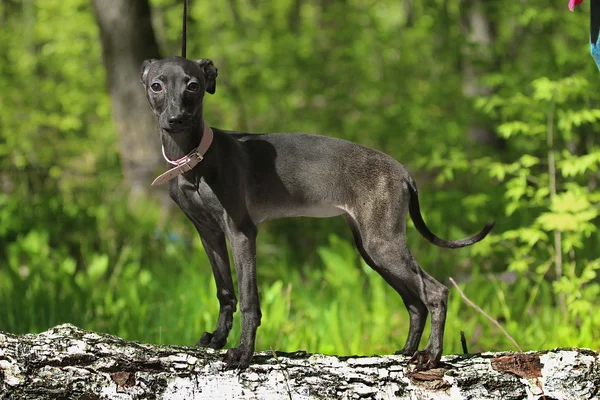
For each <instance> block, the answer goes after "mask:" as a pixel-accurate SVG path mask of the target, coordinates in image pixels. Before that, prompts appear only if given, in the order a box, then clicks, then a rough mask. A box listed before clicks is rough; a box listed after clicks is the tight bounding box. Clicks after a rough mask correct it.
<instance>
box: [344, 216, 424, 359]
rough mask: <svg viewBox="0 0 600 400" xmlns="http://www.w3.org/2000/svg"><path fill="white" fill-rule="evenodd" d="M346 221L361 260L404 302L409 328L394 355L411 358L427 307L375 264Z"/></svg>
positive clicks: (348, 219) (359, 236)
mask: <svg viewBox="0 0 600 400" xmlns="http://www.w3.org/2000/svg"><path fill="white" fill-rule="evenodd" d="M346 219H347V221H348V223H349V225H350V229H351V230H352V234H353V236H354V241H355V242H356V247H357V248H358V251H359V252H360V255H361V256H362V258H363V259H364V260H365V262H366V263H367V264H368V265H369V266H370V267H371V268H373V269H374V270H375V271H377V272H378V273H379V275H381V276H382V277H383V279H385V281H386V282H387V283H388V284H389V285H390V286H391V287H392V288H394V290H396V292H397V293H398V294H399V295H400V296H401V297H402V300H403V301H404V305H405V306H406V308H407V310H408V315H409V317H410V328H409V331H408V337H407V340H406V344H405V345H404V347H403V348H402V350H399V351H397V352H396V354H402V355H405V356H412V355H413V354H415V352H416V351H417V349H418V347H419V342H420V341H421V337H422V336H423V330H424V329H425V323H426V322H427V307H426V306H425V304H424V303H423V302H422V301H421V299H420V298H419V296H418V293H417V292H416V291H415V290H412V289H411V288H408V287H407V286H406V285H405V284H404V283H403V282H402V281H400V280H399V279H397V278H396V277H395V276H394V274H391V273H389V272H387V271H386V269H385V268H381V267H379V266H378V265H377V264H375V262H374V261H373V259H372V258H371V256H370V255H369V254H368V253H367V251H366V250H365V248H364V246H363V242H362V238H361V235H360V231H359V230H358V227H357V226H356V224H355V222H354V221H353V220H352V219H351V218H350V217H348V216H347V217H346Z"/></svg>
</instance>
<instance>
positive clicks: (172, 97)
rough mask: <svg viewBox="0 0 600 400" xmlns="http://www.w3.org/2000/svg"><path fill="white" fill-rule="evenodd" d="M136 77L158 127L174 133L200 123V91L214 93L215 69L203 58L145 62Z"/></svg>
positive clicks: (201, 95) (172, 58) (202, 94)
mask: <svg viewBox="0 0 600 400" xmlns="http://www.w3.org/2000/svg"><path fill="white" fill-rule="evenodd" d="M140 78H141V81H142V85H144V88H145V89H146V97H147V98H148V102H149V103H150V107H151V108H152V111H153V112H154V114H155V115H156V117H157V118H158V125H159V126H160V128H161V129H163V130H165V131H167V132H170V133H177V132H181V131H184V130H186V129H188V128H190V127H193V126H194V125H197V124H198V123H199V122H200V121H199V120H200V118H201V116H202V99H203V98H204V92H208V93H210V94H214V93H215V90H216V85H217V83H216V79H217V68H216V67H215V66H214V65H213V62H212V61H211V60H209V59H207V58H202V59H199V60H188V59H186V58H182V57H169V58H164V59H161V60H157V59H149V60H146V61H144V63H143V64H142V71H141V77H140Z"/></svg>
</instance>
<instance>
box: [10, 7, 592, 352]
mask: <svg viewBox="0 0 600 400" xmlns="http://www.w3.org/2000/svg"><path fill="white" fill-rule="evenodd" d="M150 3H151V5H152V7H153V23H154V27H155V30H156V32H157V35H158V39H159V42H160V43H161V45H162V51H163V54H164V55H172V54H178V53H179V48H180V36H179V35H180V17H181V15H180V13H181V2H180V1H176V0H152V1H151V2H150ZM191 3H192V4H191V6H192V7H191V15H190V18H191V21H190V25H189V35H188V37H189V41H188V54H189V55H190V57H194V58H196V57H210V58H212V59H213V60H214V61H215V64H216V65H217V67H218V68H219V81H218V82H219V83H218V90H217V93H216V95H215V96H209V97H207V99H206V101H205V116H206V118H207V120H208V122H209V123H210V124H211V125H214V126H220V127H223V128H228V129H239V130H248V131H252V132H271V131H292V132H297V131H306V132H315V133H321V134H326V135H331V136H338V137H343V138H346V139H350V140H353V141H356V142H359V143H362V144H365V145H368V146H372V147H376V148H378V149H381V150H382V151H385V152H387V153H389V154H390V155H392V156H394V157H395V158H396V159H398V160H400V161H402V162H403V163H404V164H405V165H407V166H408V167H409V169H410V170H411V171H412V172H413V174H414V175H415V177H416V179H417V182H418V183H419V188H420V194H421V196H420V201H421V208H422V210H423V213H424V215H425V219H426V221H427V223H428V225H429V226H430V227H431V228H432V230H433V231H434V232H436V233H437V234H438V235H439V236H443V237H448V238H459V237H463V236H466V235H467V234H471V233H472V232H474V231H476V230H477V229H479V228H480V227H481V226H482V224H483V223H484V222H487V221H486V220H487V219H496V220H497V224H496V227H495V228H494V231H493V234H492V235H491V236H490V237H488V238H486V239H485V240H484V241H482V242H481V243H478V244H477V245H476V246H473V247H470V248H467V249H463V250H460V251H454V252H450V251H445V250H441V249H438V248H434V247H432V246H430V245H429V244H427V243H425V241H424V240H423V239H422V238H420V237H419V236H418V235H417V234H416V233H415V232H414V229H412V228H411V227H409V228H408V236H409V242H410V243H409V246H410V248H411V251H412V252H413V254H414V255H415V257H416V259H417V260H419V262H420V264H421V266H422V267H423V268H424V269H426V270H427V271H429V272H430V273H431V274H432V275H434V276H436V277H437V278H439V279H440V280H444V279H445V278H446V277H448V276H454V277H456V278H463V279H462V281H463V283H462V286H463V289H464V290H465V292H466V294H467V295H468V296H469V297H470V298H471V299H473V300H474V301H475V302H476V303H478V304H479V305H480V306H482V307H483V308H484V309H485V310H486V311H487V312H489V313H490V314H491V315H492V316H494V317H495V318H498V319H499V320H500V321H501V322H502V323H503V324H504V325H505V326H506V328H507V329H508V330H509V332H511V333H512V334H513V335H514V336H515V338H516V339H517V341H518V342H519V343H520V344H521V346H522V347H524V348H529V349H540V348H548V347H553V346H570V345H578V346H587V347H592V348H598V347H599V346H600V337H599V335H598V333H596V332H600V329H599V328H600V316H598V315H596V314H597V313H594V312H593V311H594V310H595V309H597V307H598V306H599V300H598V292H599V290H600V286H599V285H600V283H599V282H600V280H599V278H598V276H597V273H598V272H597V271H598V269H599V268H600V261H599V259H598V254H597V249H598V246H599V245H600V234H599V232H598V228H597V226H598V209H599V208H598V204H599V203H600V191H599V189H598V173H599V171H598V166H599V164H600V147H599V145H598V139H597V137H598V135H597V131H598V128H599V119H600V107H599V106H598V104H599V100H600V98H599V95H598V91H597V90H596V89H595V83H594V82H596V81H597V77H598V71H597V69H596V66H595V65H594V63H593V61H592V60H591V58H590V57H589V54H588V44H587V26H586V23H587V21H588V16H587V15H584V14H583V13H585V10H582V9H579V10H578V12H576V13H569V12H567V10H566V7H565V4H563V3H561V2H552V3H551V4H550V3H549V2H547V1H542V0H532V1H528V2H479V3H480V4H482V5H481V7H482V8H481V9H480V12H481V13H482V15H484V16H485V17H486V18H488V19H489V21H491V23H492V24H493V29H492V30H493V32H494V35H495V37H494V40H493V41H492V42H491V43H490V44H489V46H482V45H481V44H477V43H472V42H471V41H470V40H471V39H472V38H471V37H470V36H469V32H468V28H467V27H466V25H465V21H468V20H469V15H468V14H467V13H468V12H469V9H468V7H463V6H464V4H465V2H462V1H459V0H449V1H445V2H440V1H439V0H426V1H418V2H414V1H410V2H409V1H407V2H402V1H401V2H397V1H391V0H385V1H377V2H374V1H371V0H350V1H345V2H341V1H326V2H312V1H301V2H296V1H294V0H283V1H277V2H256V1H250V2H236V1H231V2H200V1H196V2H191ZM297 5H299V7H298V8H296V6H297ZM207 16H210V17H207ZM582 21H585V23H584V22H582ZM467 64H470V65H471V66H472V68H473V69H474V70H475V71H477V74H476V76H475V78H474V80H475V81H477V83H480V84H481V85H483V86H484V87H485V90H483V91H482V93H484V94H482V95H480V96H479V97H477V98H472V97H467V96H465V95H463V92H464V91H465V82H467V81H468V79H467V77H466V76H465V74H466V72H465V71H466V68H465V65H467ZM105 79H106V77H105V72H104V70H103V67H102V62H101V49H100V41H99V39H98V30H97V27H96V25H95V22H94V18H93V14H92V10H91V5H90V2H88V1H84V0H61V1H46V0H44V1H42V0H31V1H26V2H12V1H9V2H0V85H2V88H3V90H2V96H1V97H0V105H1V107H0V186H1V187H2V191H0V304H1V305H2V307H0V330H7V331H11V332H18V333H21V332H32V331H40V330H43V329H47V328H48V327H50V326H52V325H55V324H57V323H60V322H67V321H68V322H72V323H75V324H77V325H80V326H82V327H84V328H89V329H95V330H99V331H108V332H111V333H114V334H117V335H121V336H123V337H126V338H128V339H135V340H141V341H148V342H158V343H178V344H193V343H195V341H196V340H197V339H198V337H199V336H200V334H201V332H203V331H204V330H210V329H212V328H213V326H214V324H215V322H216V317H217V313H218V304H217V301H216V294H215V288H214V283H213V281H212V277H211V274H210V266H209V265H208V261H207V260H206V256H205V255H204V252H203V249H202V247H201V245H200V242H199V240H198V239H197V237H196V233H195V232H194V230H193V228H192V227H191V226H190V224H189V223H187V221H186V220H185V218H184V217H183V216H182V215H181V214H180V213H176V214H174V216H172V217H170V219H169V223H168V225H167V228H168V232H162V231H160V230H159V229H158V228H157V227H161V226H165V225H164V219H161V216H163V217H164V215H163V214H161V210H160V209H159V207H158V206H157V205H156V204H152V203H143V202H140V203H138V205H137V206H136V208H135V209H132V208H130V207H128V206H127V204H126V196H127V187H125V186H124V185H123V183H122V172H121V165H120V162H119V157H118V154H117V137H116V135H115V134H114V129H113V128H112V124H111V118H110V101H109V97H108V94H107V92H106V82H105ZM132 79H138V77H137V76H136V77H132ZM479 125H481V126H484V127H487V128H489V129H491V130H493V131H494V132H495V133H496V134H497V139H498V141H497V142H494V143H492V144H487V145H482V144H481V143H480V142H478V141H475V140H472V138H470V137H469V136H468V135H467V134H466V133H465V132H467V131H468V129H469V128H470V127H472V126H479ZM149 134H151V133H149ZM331 232H334V233H335V234H334V235H331ZM557 237H558V239H557ZM258 253H259V254H258V268H259V274H260V280H259V281H260V285H261V286H260V295H261V305H262V309H263V315H264V319H263V324H262V325H261V328H260V331H259V336H258V341H259V342H258V348H259V349H268V348H275V349H281V350H297V349H300V348H304V349H306V350H309V351H321V352H329V353H345V354H350V353H360V354H369V353H375V352H377V353H383V352H391V351H393V350H396V349H398V348H400V347H401V346H402V345H403V342H404V340H405V336H406V334H407V332H408V318H407V314H406V311H405V309H404V306H403V304H402V302H401V299H400V297H399V296H398V295H397V294H396V293H395V292H394V291H393V290H392V289H391V288H390V287H389V286H388V285H387V284H385V282H384V281H383V280H382V279H381V277H379V276H378V275H377V274H376V273H375V272H374V271H372V270H371V269H370V268H368V267H366V265H365V264H364V263H363V262H362V261H360V260H359V257H358V254H357V253H356V251H355V249H354V247H353V245H352V242H351V237H350V234H349V233H348V229H347V227H346V226H345V223H344V221H343V220H342V219H331V220H326V221H318V220H309V219H298V220H286V221H282V222H278V223H271V224H268V225H266V226H263V227H261V236H260V241H259V249H258ZM507 271H508V275H506V272H507ZM507 276H508V277H509V278H510V279H508V278H507ZM459 280H460V279H459ZM447 321H448V323H447V333H446V339H445V340H446V342H445V346H446V351H447V352H458V351H460V347H459V344H458V343H459V339H458V337H459V333H460V331H461V330H464V331H465V332H466V333H467V337H468V338H469V340H470V346H469V347H470V349H471V351H483V350H502V349H510V348H511V345H510V343H509V342H508V341H507V340H506V338H504V337H503V336H502V335H501V333H500V332H497V331H496V330H495V329H494V328H493V327H491V326H490V324H489V322H488V321H487V320H486V319H485V318H484V317H483V316H481V315H478V314H477V313H476V312H475V311H474V310H472V309H470V308H468V307H467V306H466V305H465V304H464V303H463V302H462V300H461V299H460V297H459V296H457V295H456V293H454V292H453V293H452V294H451V297H450V303H449V312H448V320H447ZM238 335H239V321H238V319H236V324H235V326H234V331H233V332H232V335H231V337H230V344H233V343H235V342H236V340H237V337H238ZM426 338H427V337H426V335H425V338H424V340H426Z"/></svg>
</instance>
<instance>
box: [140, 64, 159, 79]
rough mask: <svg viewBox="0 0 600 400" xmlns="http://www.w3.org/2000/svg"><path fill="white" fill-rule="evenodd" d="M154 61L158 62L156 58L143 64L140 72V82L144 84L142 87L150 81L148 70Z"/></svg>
mask: <svg viewBox="0 0 600 400" xmlns="http://www.w3.org/2000/svg"><path fill="white" fill-rule="evenodd" d="M154 61H156V58H149V59H147V60H144V62H143V63H142V70H141V71H140V81H141V82H142V85H145V84H146V80H148V70H149V69H150V65H151V64H152V63H153V62H154Z"/></svg>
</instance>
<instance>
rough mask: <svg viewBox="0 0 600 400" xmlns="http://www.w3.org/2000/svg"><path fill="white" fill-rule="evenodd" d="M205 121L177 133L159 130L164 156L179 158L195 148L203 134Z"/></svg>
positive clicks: (170, 158)
mask: <svg viewBox="0 0 600 400" xmlns="http://www.w3.org/2000/svg"><path fill="white" fill-rule="evenodd" d="M205 124H206V123H205V122H204V119H200V123H199V124H197V125H196V127H195V128H194V129H192V130H187V129H186V130H184V131H182V132H178V133H169V132H166V131H164V130H161V131H160V140H161V142H162V147H163V152H164V156H165V157H166V158H167V159H169V160H179V159H181V158H182V157H184V156H186V155H188V154H189V153H190V152H191V151H193V150H194V149H196V148H197V147H198V146H199V145H200V142H201V141H202V138H203V137H204V135H205Z"/></svg>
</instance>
